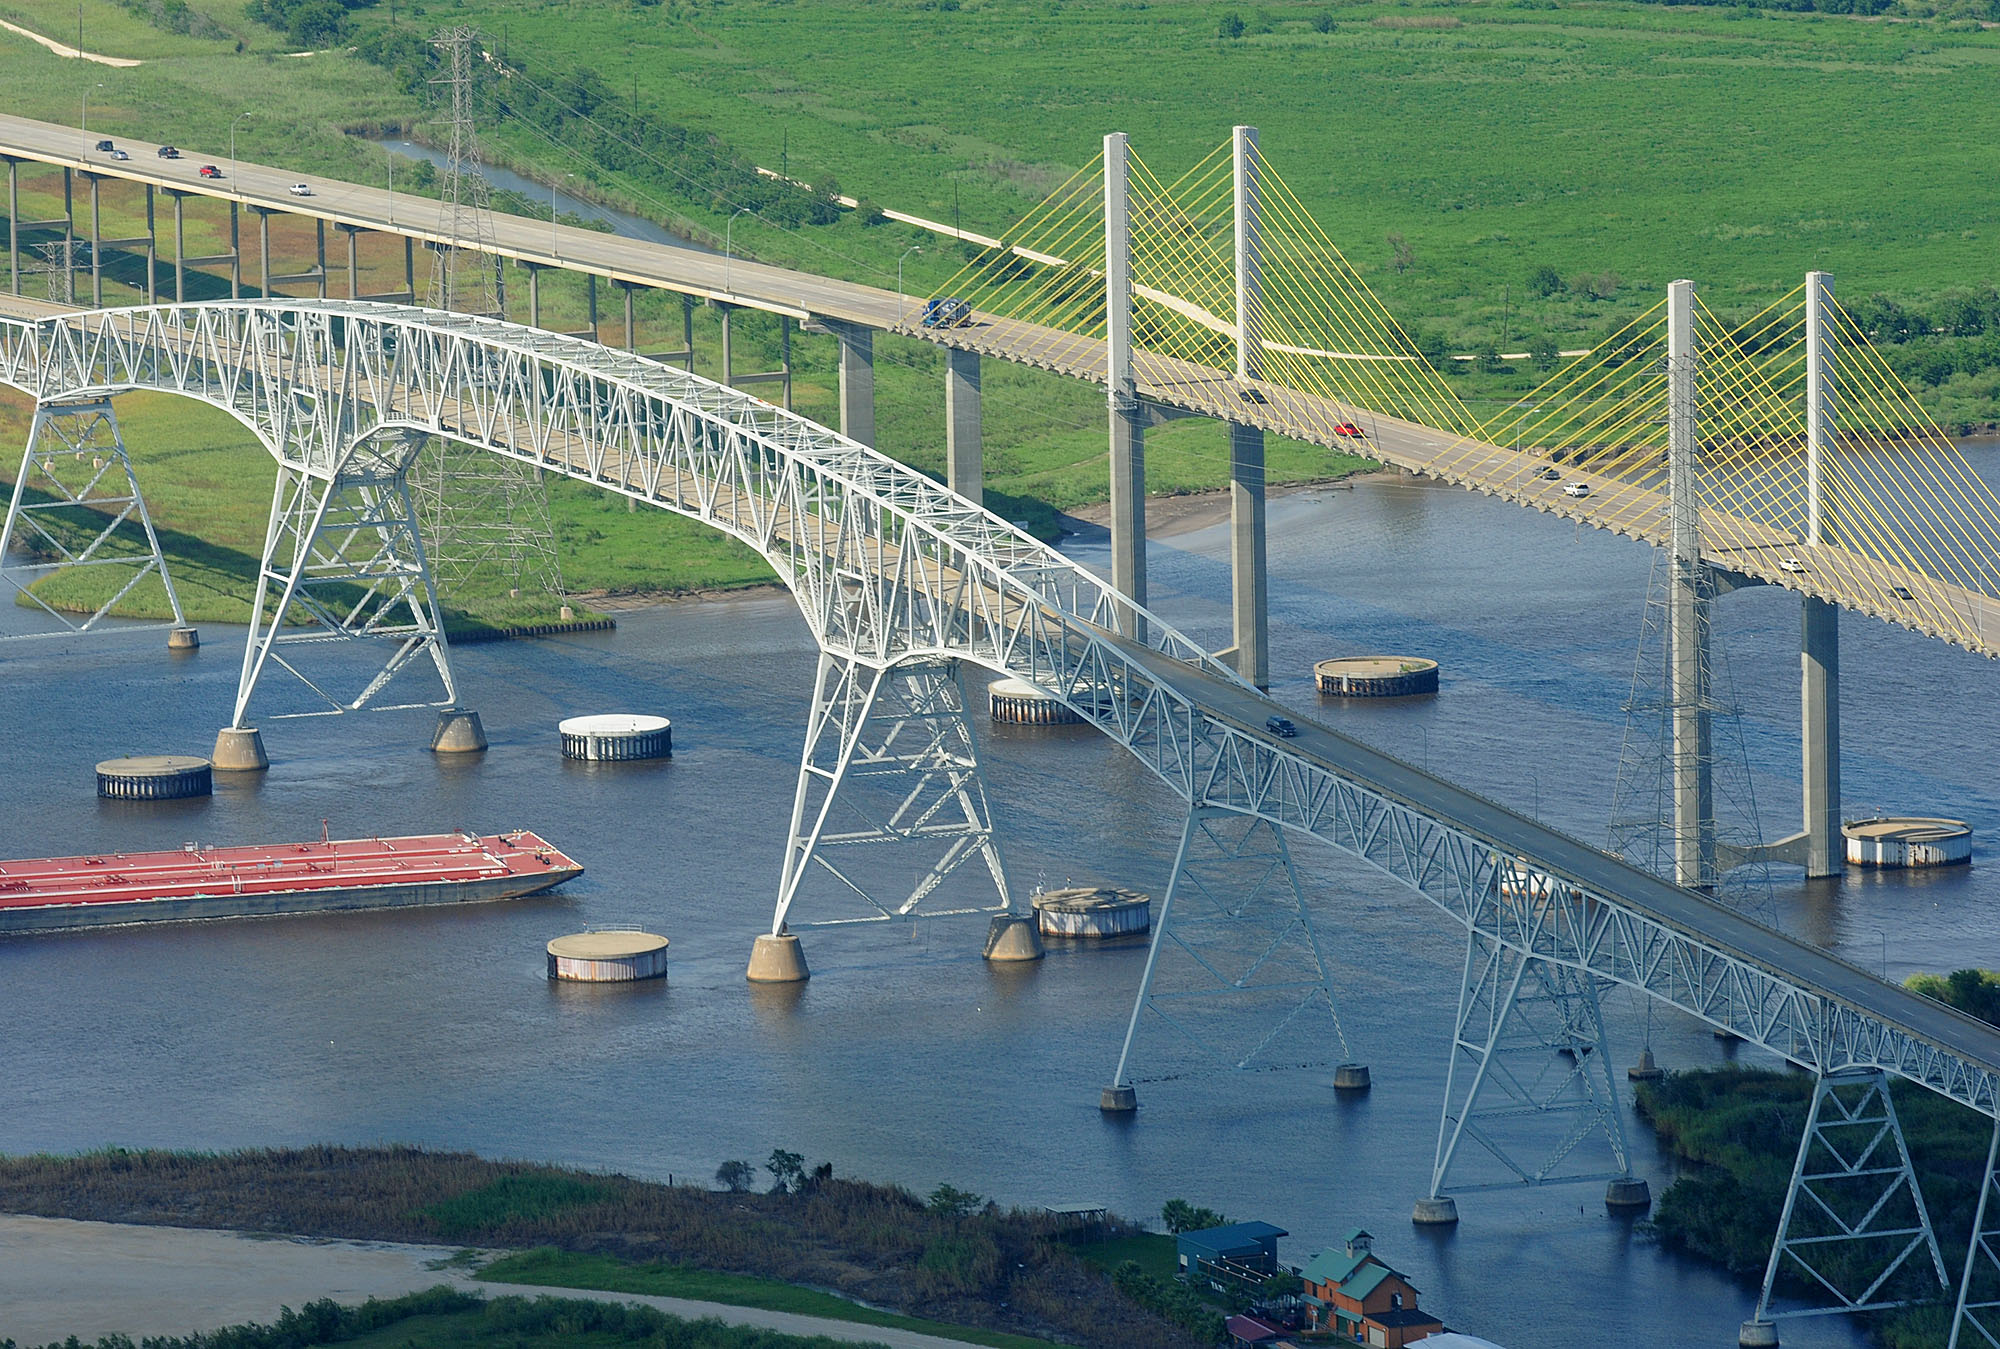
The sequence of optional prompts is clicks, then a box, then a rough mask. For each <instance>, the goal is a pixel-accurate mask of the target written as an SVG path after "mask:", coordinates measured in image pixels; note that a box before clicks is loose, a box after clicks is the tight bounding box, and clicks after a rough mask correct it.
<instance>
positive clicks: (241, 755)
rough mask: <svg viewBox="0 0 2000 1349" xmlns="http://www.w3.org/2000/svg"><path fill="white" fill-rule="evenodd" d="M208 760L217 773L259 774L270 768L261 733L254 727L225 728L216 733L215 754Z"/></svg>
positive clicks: (269, 760)
mask: <svg viewBox="0 0 2000 1349" xmlns="http://www.w3.org/2000/svg"><path fill="white" fill-rule="evenodd" d="M209 760H210V762H212V763H213V764H214V765H215V771H216V772H218V773H261V772H263V771H264V770H265V769H267V768H269V767H270V766H271V759H270V756H269V755H267V754H265V753H264V736H263V733H262V732H260V731H259V730H258V729H257V728H256V727H255V726H225V727H223V728H222V729H221V730H219V731H217V732H216V733H215V753H213V754H211V755H209Z"/></svg>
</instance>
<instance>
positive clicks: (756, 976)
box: [749, 932, 812, 984]
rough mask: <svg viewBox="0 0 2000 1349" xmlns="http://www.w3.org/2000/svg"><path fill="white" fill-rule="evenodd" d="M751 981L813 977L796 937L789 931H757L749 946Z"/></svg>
mask: <svg viewBox="0 0 2000 1349" xmlns="http://www.w3.org/2000/svg"><path fill="white" fill-rule="evenodd" d="M749 978H750V982H751V983H753V984H801V983H804V982H805V981H806V980H808V979H810V978H812V971H811V970H809V969H807V968H806V953H805V951H804V950H803V949H802V948H801V947H800V946H799V939H798V938H797V937H796V936H794V935H793V934H791V933H789V932H764V933H759V934H758V937H757V940H756V942H755V944H754V945H752V946H751V948H750V969H749Z"/></svg>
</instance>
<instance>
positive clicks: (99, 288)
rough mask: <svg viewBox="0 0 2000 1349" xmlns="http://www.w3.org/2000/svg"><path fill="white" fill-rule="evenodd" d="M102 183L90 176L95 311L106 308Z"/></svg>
mask: <svg viewBox="0 0 2000 1349" xmlns="http://www.w3.org/2000/svg"><path fill="white" fill-rule="evenodd" d="M101 181H102V180H101V179H100V178H98V176H97V175H96V174H94V173H93V174H91V175H90V304H91V307H92V308H93V309H102V308H104V228H103V223H104V222H103V220H102V218H101V217H100V215H99V213H98V184H99V183H100V182H101Z"/></svg>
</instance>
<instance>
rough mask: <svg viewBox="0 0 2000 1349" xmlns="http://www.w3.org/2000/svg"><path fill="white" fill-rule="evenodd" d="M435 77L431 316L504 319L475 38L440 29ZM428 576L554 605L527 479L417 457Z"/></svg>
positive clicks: (430, 450)
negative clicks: (437, 165) (437, 172)
mask: <svg viewBox="0 0 2000 1349" xmlns="http://www.w3.org/2000/svg"><path fill="white" fill-rule="evenodd" d="M432 45H433V46H435V47H436V48H437V49H438V52H439V54H440V56H441V58H442V62H443V66H444V73H443V74H441V75H440V76H439V77H438V78H436V79H434V80H432V81H431V83H432V85H433V86H435V87H436V88H437V89H438V90H439V98H440V102H441V103H443V104H444V106H445V108H446V109H447V111H446V112H445V114H444V116H443V117H441V118H440V119H439V121H440V125H441V126H442V128H443V131H444V133H445V134H444V136H443V138H442V139H443V140H444V142H445V145H446V151H447V154H448V156H449V159H448V161H447V162H446V165H445V169H444V173H443V176H442V178H441V180H440V186H441V188H442V200H441V201H440V202H439V205H438V234H439V236H440V238H441V239H442V242H441V243H440V244H439V245H438V246H437V248H436V251H435V255H434V260H433V264H432V267H431V279H430V287H429V290H428V291H427V292H426V294H425V297H424V302H425V304H426V305H428V306H429V307H430V308H433V309H444V310H454V311H457V312H459V313H463V314H477V315H481V316H483V317H487V318H505V317H506V311H507V296H506V291H505V289H504V288H503V286H502V284H501V280H500V259H499V256H498V254H497V253H496V252H495V251H494V246H493V210H492V203H491V199H490V193H489V190H488V187H487V183H486V176H485V175H484V174H483V173H482V172H481V171H480V165H479V134H478V128H477V125H476V123H475V120H474V117H473V62H474V61H476V60H478V59H480V50H479V34H478V30H476V29H474V28H471V27H466V26H460V27H456V28H447V29H444V30H442V31H441V32H439V33H438V34H437V36H436V37H434V38H433V39H432ZM410 483H411V487H412V489H413V492H414V495H415V497H416V503H417V513H418V518H419V519H420V520H421V521H422V527H423V535H424V546H425V550H426V551H427V552H428V553H429V554H430V563H431V574H432V576H433V577H434V578H435V580H436V583H437V588H438V590H439V592H440V593H441V594H445V595H450V594H453V593H455V592H457V591H459V590H461V589H462V588H464V587H465V586H466V585H467V583H468V582H471V581H472V580H473V579H474V578H483V579H485V580H487V581H488V582H489V583H490V582H491V581H492V580H493V579H494V576H495V575H496V574H497V575H498V576H499V577H500V578H501V579H504V580H505V581H506V583H507V584H506V588H507V590H508V591H509V593H510V594H515V595H537V594H544V595H561V594H562V589H563V586H562V564H561V561H560V560H559V559H558V557H557V556H556V546H555V533H554V530H553V529H552V528H551V527H550V525H549V500H548V493H547V491H546V490H545V488H544V487H543V485H542V483H541V481H540V479H539V478H538V477H537V476H536V474H535V471H534V470H533V469H532V468H529V467H528V466H527V465H525V464H519V463H516V462H514V461H513V460H511V459H505V458H502V457H501V456H499V455H494V454H487V453H485V452H483V451H480V450H475V449H472V448H470V447H468V446H465V445H461V444H459V443H458V442H457V441H454V440H450V439H447V438H438V439H434V440H432V441H431V442H430V443H429V444H428V445H426V446H425V447H424V450H423V452H422V453H421V454H420V455H419V456H418V459H417V462H416V465H415V467H414V468H413V470H412V471H411V474H410Z"/></svg>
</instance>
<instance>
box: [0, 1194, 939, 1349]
mask: <svg viewBox="0 0 2000 1349" xmlns="http://www.w3.org/2000/svg"><path fill="white" fill-rule="evenodd" d="M457 1254H458V1248H457V1247H453V1246H405V1245H399V1244H397V1243H394V1242H386V1241H331V1240H323V1239H320V1238H315V1237H285V1236H271V1235H267V1234H263V1233H250V1232H221V1231H214V1230H209V1229H201V1228H187V1227H150V1226H138V1225H132V1224H125V1223H87V1222H72V1221H70V1220H69V1219H66V1218H29V1217H22V1216H17V1215H5V1216H0V1339H5V1338H8V1337H10V1336H11V1337H12V1338H13V1340H14V1342H15V1343H16V1344H19V1345H22V1346H23V1347H24V1349H25V1347H26V1346H29V1345H41V1344H48V1343H51V1342H59V1341H61V1340H63V1339H65V1338H67V1337H68V1336H71V1335H75V1336H76V1337H78V1338H79V1339H81V1340H83V1341H84V1342H85V1343H95V1342H96V1341H97V1340H99V1339H100V1338H102V1337H103V1336H105V1335H109V1334H114V1333H115V1334H122V1335H129V1336H131V1337H132V1338H133V1339H135V1340H136V1339H138V1338H140V1337H141V1336H145V1335H185V1334H187V1333H188V1332H189V1331H194V1330H203V1331H208V1330H219V1329H221V1328H222V1327H223V1326H232V1325H241V1324H243V1323H244V1322H247V1321H261V1322H264V1323H267V1324H268V1323H269V1322H271V1321H274V1320H276V1319H277V1316H278V1309H279V1308H280V1307H287V1306H289V1307H293V1308H297V1307H300V1306H303V1305H304V1304H306V1303H308V1302H312V1301H315V1300H317V1299H319V1298H323V1297H330V1298H332V1299H333V1300H334V1301H336V1302H341V1303H350V1304H351V1303H358V1302H363V1301H366V1300H367V1299H368V1298H371V1297H380V1298H391V1297H398V1296H401V1295H402V1294H404V1293H409V1292H415V1291H417V1290H418V1289H423V1288H432V1287H435V1286H436V1285H438V1284H441V1283H442V1284H449V1285H451V1286H452V1287H454V1288H464V1289H467V1290H469V1291H474V1292H480V1293H484V1294H485V1295H486V1296H487V1297H489V1298H494V1297H502V1296H506V1295H510V1294H512V1295H518V1296H522V1297H530V1298H532V1297H536V1296H539V1295H541V1294H544V1293H547V1294H549V1295H551V1296H554V1297H566V1298H580V1299H583V1300H586V1301H591V1302H617V1303H638V1304H640V1305H643V1306H647V1307H655V1308H658V1309H659V1310H660V1311H663V1312H666V1313H668V1314H669V1315H672V1316H679V1317H683V1318H686V1319H688V1320H700V1319H702V1318H704V1317H715V1318H717V1319H719V1320H722V1321H726V1322H729V1323H730V1324H732V1325H740V1326H756V1327H759V1328H761V1329H764V1330H776V1331H782V1332H784V1333H786V1334H789V1335H825V1336H827V1337H828V1338H830V1339H836V1340H843V1341H846V1342H848V1343H850V1344H864V1345H868V1344H872V1345H887V1346H888V1347H889V1349H965V1342H964V1341H962V1340H947V1339H941V1338H939V1337H938V1336H936V1335H919V1334H917V1333H915V1332H913V1331H908V1330H893V1329H888V1328H885V1327H881V1326H864V1325H860V1324H858V1323H856V1322H853V1321H835V1320H829V1319H826V1318H824V1317H818V1316H799V1315H796V1314H794V1313H792V1312H774V1311H763V1310H760V1309H758V1308H755V1307H731V1306H726V1305H724V1304H722V1303H719V1302H696V1301H693V1300H690V1299H687V1298H672V1297H642V1296H638V1295H636V1294H627V1293H602V1292H597V1291H594V1290H591V1289H582V1288H538V1287H532V1286H528V1285H522V1284H510V1283H480V1282H478V1281H477V1280H475V1279H474V1278H473V1277H472V1272H471V1271H470V1270H468V1269H466V1268H465V1267H464V1266H463V1265H448V1264H446V1262H447V1261H449V1260H451V1259H452V1257H453V1256H455V1255H457Z"/></svg>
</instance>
